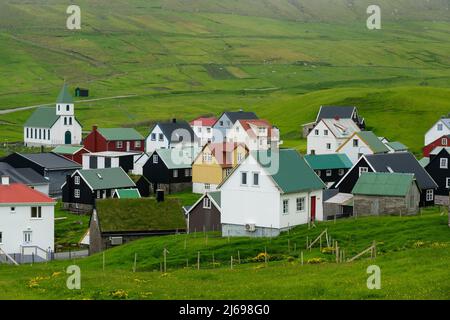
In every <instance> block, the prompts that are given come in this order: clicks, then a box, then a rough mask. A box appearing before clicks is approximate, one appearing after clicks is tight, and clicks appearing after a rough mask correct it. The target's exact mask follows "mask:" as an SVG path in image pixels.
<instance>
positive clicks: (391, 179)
mask: <svg viewBox="0 0 450 320" xmlns="http://www.w3.org/2000/svg"><path fill="white" fill-rule="evenodd" d="M352 194H353V214H354V215H358V216H362V215H387V214H400V215H402V214H416V213H417V212H418V211H419V202H420V191H419V187H418V186H417V182H416V179H415V177H414V175H413V174H409V173H390V172H389V173H388V172H367V173H363V174H362V175H361V177H360V178H359V179H358V182H357V183H356V184H355V187H354V188H353V191H352Z"/></svg>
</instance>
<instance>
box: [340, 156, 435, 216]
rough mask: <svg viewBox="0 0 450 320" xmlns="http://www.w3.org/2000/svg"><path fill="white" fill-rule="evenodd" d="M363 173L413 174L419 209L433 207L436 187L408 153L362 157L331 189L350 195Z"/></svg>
mask: <svg viewBox="0 0 450 320" xmlns="http://www.w3.org/2000/svg"><path fill="white" fill-rule="evenodd" d="M365 172H390V173H410V174H414V176H415V179H416V181H417V185H418V186H419V189H420V207H426V206H433V205H434V192H435V190H436V189H437V188H438V186H437V184H436V182H435V181H434V180H433V178H432V177H431V176H430V175H429V174H428V172H426V171H425V169H424V168H423V167H422V166H421V165H420V163H419V162H418V161H417V159H416V158H415V157H414V155H412V154H411V153H410V152H397V153H385V154H373V155H365V156H362V157H361V158H360V159H359V160H358V162H356V163H355V164H354V165H353V167H352V168H351V169H350V170H349V171H348V172H347V173H346V175H345V176H344V177H343V178H342V179H341V180H340V181H339V182H338V183H336V184H335V185H333V186H332V188H334V189H338V190H339V193H345V194H351V192H352V190H353V188H354V186H355V184H356V182H357V181H358V179H359V177H360V176H361V175H362V174H363V173H365Z"/></svg>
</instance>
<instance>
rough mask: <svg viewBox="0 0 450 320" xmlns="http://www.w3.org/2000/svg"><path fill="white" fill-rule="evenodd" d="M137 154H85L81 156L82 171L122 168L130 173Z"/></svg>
mask: <svg viewBox="0 0 450 320" xmlns="http://www.w3.org/2000/svg"><path fill="white" fill-rule="evenodd" d="M136 155H137V153H133V152H118V151H103V152H93V153H86V154H84V155H83V169H84V170H86V169H104V168H119V167H120V168H122V169H123V170H124V171H125V172H127V173H128V172H131V171H132V170H133V167H134V157H135V156H136Z"/></svg>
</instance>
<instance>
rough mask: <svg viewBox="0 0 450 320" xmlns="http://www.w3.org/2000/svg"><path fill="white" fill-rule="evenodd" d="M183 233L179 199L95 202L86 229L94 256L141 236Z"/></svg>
mask: <svg viewBox="0 0 450 320" xmlns="http://www.w3.org/2000/svg"><path fill="white" fill-rule="evenodd" d="M185 230H186V221H185V218H184V214H183V209H182V204H181V201H180V200H179V199H166V200H165V201H162V202H158V201H156V200H155V199H154V198H145V199H106V200H99V201H97V205H96V210H94V212H93V214H92V216H91V221H90V227H89V242H90V246H89V249H90V252H91V253H97V252H100V251H103V250H106V249H109V248H111V247H114V246H118V245H121V244H125V243H128V242H130V241H133V240H137V239H140V238H144V237H151V236H161V235H169V234H176V233H179V232H184V231H185Z"/></svg>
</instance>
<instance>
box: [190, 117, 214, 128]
mask: <svg viewBox="0 0 450 320" xmlns="http://www.w3.org/2000/svg"><path fill="white" fill-rule="evenodd" d="M216 121H217V118H215V117H211V118H204V117H200V118H197V119H194V120H192V121H191V122H190V124H191V126H194V125H195V126H198V125H201V126H202V127H212V126H213V125H214V124H215V123H216Z"/></svg>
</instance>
